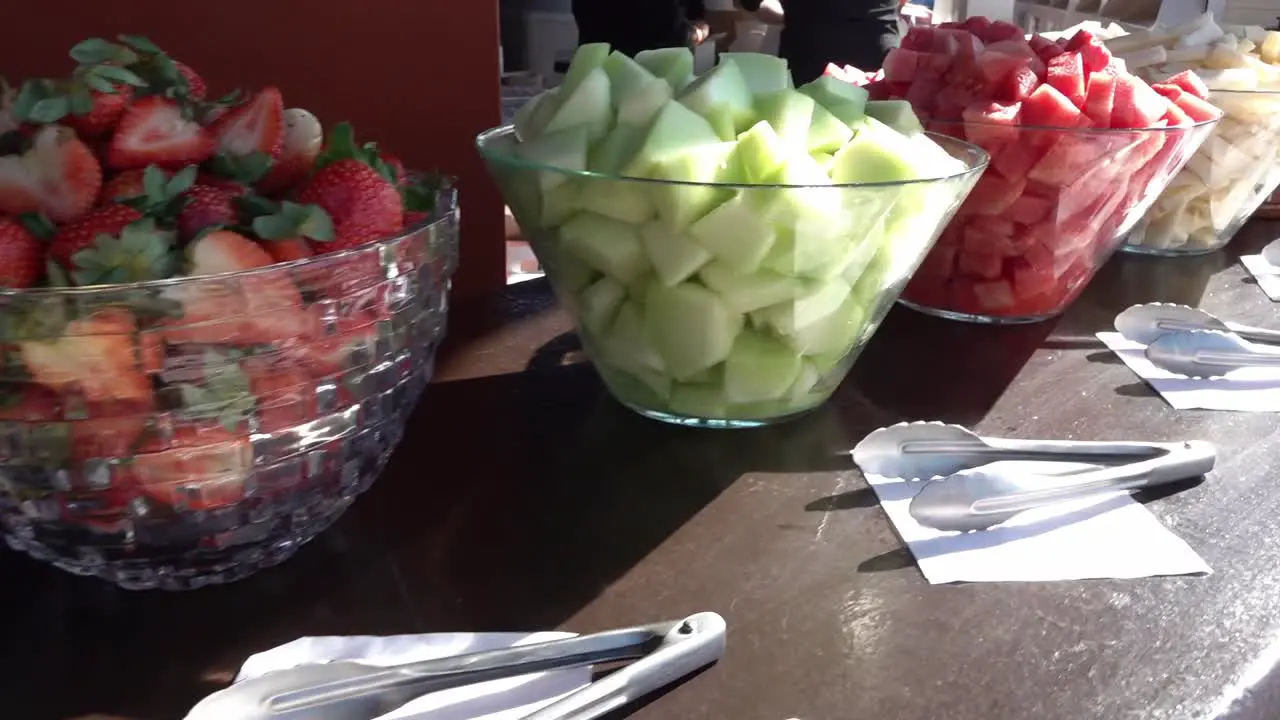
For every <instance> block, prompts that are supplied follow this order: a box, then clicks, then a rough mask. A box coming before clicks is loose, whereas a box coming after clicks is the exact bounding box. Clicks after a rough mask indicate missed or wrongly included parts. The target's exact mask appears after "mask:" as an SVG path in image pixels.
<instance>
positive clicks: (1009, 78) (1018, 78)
mask: <svg viewBox="0 0 1280 720" xmlns="http://www.w3.org/2000/svg"><path fill="white" fill-rule="evenodd" d="M1004 25H1005V24H1003V23H998V22H997V23H990V22H987V21H985V20H983V19H982V18H972V19H970V20H966V21H965V23H958V24H947V25H944V26H940V27H938V28H912V29H911V30H910V31H909V32H908V34H907V36H906V37H905V38H904V39H903V42H902V46H901V47H900V48H896V49H894V50H892V51H891V52H890V53H889V55H888V56H887V57H886V59H885V65H884V68H883V70H884V72H883V77H882V78H876V79H874V80H873V81H872V82H870V83H869V84H868V85H867V87H868V89H869V90H870V91H871V94H872V96H873V97H885V96H887V97H903V98H905V99H907V100H908V101H910V102H911V104H912V106H913V107H914V108H915V110H916V112H917V114H919V115H920V116H921V117H924V118H926V126H927V127H928V128H929V129H930V130H935V131H938V132H944V133H947V134H949V135H954V136H956V137H962V138H964V139H966V140H968V141H969V142H972V143H975V144H977V145H979V146H981V147H982V148H983V149H985V150H986V151H987V152H988V153H989V154H990V155H991V164H990V167H989V168H988V170H987V171H986V172H985V173H984V174H983V176H982V178H981V180H980V181H979V182H978V184H977V186H976V187H975V188H974V190H973V192H972V193H971V194H970V195H969V196H968V198H967V200H966V201H965V203H964V204H963V205H962V206H961V207H960V209H959V210H958V211H957V212H956V216H955V218H954V219H953V220H952V221H951V223H950V224H949V225H948V227H947V228H946V230H945V231H944V232H943V233H942V236H941V238H940V239H939V240H938V242H937V245H936V246H935V247H934V248H933V250H932V251H931V252H930V254H929V257H928V258H927V259H926V260H925V262H924V263H923V264H922V265H921V267H920V270H919V271H918V272H917V273H916V275H915V276H914V278H913V279H912V281H911V283H910V284H909V285H908V286H907V288H906V289H905V290H904V291H903V293H902V302H903V303H904V304H907V305H908V306H910V307H912V308H915V309H917V310H920V311H922V312H926V313H929V314H933V315H938V316H942V317H946V318H949V319H954V320H962V321H969V322H986V323H1020V322H1037V321H1042V320H1045V319H1048V318H1051V317H1054V316H1056V315H1058V314H1060V313H1061V312H1063V311H1064V310H1065V309H1066V308H1067V307H1068V305H1070V303H1071V302H1072V301H1073V300H1075V298H1076V297H1077V296H1079V294H1080V293H1081V292H1082V291H1083V290H1084V288H1085V287H1086V286H1087V285H1088V283H1089V281H1090V280H1091V279H1092V278H1093V276H1094V274H1095V273H1096V272H1097V270H1098V268H1100V267H1101V266H1102V264H1103V263H1104V262H1106V260H1107V259H1108V258H1109V257H1110V256H1111V254H1112V253H1113V252H1114V251H1115V250H1116V248H1117V247H1118V246H1119V245H1120V244H1121V242H1122V240H1123V238H1124V237H1125V235H1126V234H1127V233H1128V232H1129V231H1130V230H1131V229H1132V228H1133V227H1134V225H1135V224H1136V223H1138V222H1139V220H1141V218H1142V217H1143V215H1144V214H1145V213H1146V212H1147V210H1148V209H1149V208H1150V207H1151V205H1152V203H1153V202H1154V201H1155V199H1156V198H1157V197H1159V195H1160V193H1161V192H1162V191H1163V190H1164V189H1165V187H1167V186H1168V184H1169V182H1170V180H1172V179H1173V177H1174V175H1176V174H1177V173H1178V171H1179V170H1180V169H1181V168H1182V167H1183V165H1185V164H1186V162H1187V160H1188V159H1189V158H1190V157H1191V156H1192V155H1194V154H1195V152H1196V150H1197V148H1199V147H1200V145H1201V144H1202V143H1203V142H1204V140H1205V138H1206V137H1208V136H1209V134H1210V133H1211V132H1212V130H1213V127H1214V125H1215V124H1216V123H1217V121H1218V119H1219V118H1220V116H1221V113H1220V112H1219V111H1218V110H1217V109H1215V108H1214V107H1213V106H1211V105H1209V104H1208V103H1206V102H1204V101H1203V100H1200V99H1199V98H1197V97H1195V96H1193V95H1191V94H1189V93H1184V94H1182V95H1180V96H1179V97H1177V98H1176V99H1170V98H1168V97H1165V96H1164V95H1162V94H1160V93H1159V92H1158V91H1156V90H1154V89H1152V87H1151V86H1150V85H1148V84H1147V83H1146V82H1145V81H1143V80H1142V79H1140V78H1138V77H1136V76H1134V75H1132V74H1131V73H1129V72H1128V71H1127V70H1126V69H1125V67H1124V64H1123V63H1122V62H1119V61H1117V60H1115V59H1114V58H1112V56H1111V54H1110V53H1109V52H1108V50H1107V49H1106V47H1105V46H1104V45H1103V44H1102V42H1101V41H1100V40H1098V38H1096V37H1094V36H1093V35H1092V34H1090V33H1089V32H1088V31H1084V30H1082V31H1079V32H1078V33H1076V34H1075V35H1073V36H1072V37H1070V38H1069V39H1063V40H1061V41H1054V40H1050V39H1048V38H1044V37H1040V36H1031V37H1030V38H1024V37H1023V35H1022V31H1021V30H1018V29H1017V28H1016V27H1012V26H1009V28H1006V27H1004ZM1010 28H1012V29H1010Z"/></svg>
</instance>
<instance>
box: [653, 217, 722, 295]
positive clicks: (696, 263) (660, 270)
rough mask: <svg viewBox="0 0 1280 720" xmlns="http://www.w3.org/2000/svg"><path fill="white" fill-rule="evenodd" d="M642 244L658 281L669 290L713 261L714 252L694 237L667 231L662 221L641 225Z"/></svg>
mask: <svg viewBox="0 0 1280 720" xmlns="http://www.w3.org/2000/svg"><path fill="white" fill-rule="evenodd" d="M640 241H641V242H642V243H643V244H644V250H645V253H646V254H647V255H648V257H649V263H650V264H652V265H653V269H654V272H655V274H656V275H657V276H658V279H659V280H661V281H662V282H663V283H664V284H665V285H667V286H669V287H670V286H673V285H679V284H680V283H682V282H684V281H685V280H688V279H689V278H690V277H692V276H693V274H694V273H696V272H698V269H699V268H701V267H702V266H703V265H706V264H707V263H708V262H710V260H711V253H709V252H707V250H706V249H705V248H703V247H702V246H701V245H699V244H698V243H696V242H694V241H693V238H691V237H689V236H688V235H687V234H685V233H679V232H675V231H672V230H670V229H668V228H667V226H666V224H665V223H662V222H658V221H654V222H649V223H646V224H645V225H643V226H641V228H640Z"/></svg>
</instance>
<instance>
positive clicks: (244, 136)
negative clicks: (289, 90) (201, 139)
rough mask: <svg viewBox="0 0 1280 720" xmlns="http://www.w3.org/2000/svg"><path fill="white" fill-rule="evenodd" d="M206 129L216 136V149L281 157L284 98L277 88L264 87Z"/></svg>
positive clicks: (235, 153) (224, 151)
mask: <svg viewBox="0 0 1280 720" xmlns="http://www.w3.org/2000/svg"><path fill="white" fill-rule="evenodd" d="M209 129H210V130H211V131H212V132H213V134H214V136H215V137H216V138H217V143H218V148H217V151H218V152H222V153H229V154H231V155H237V156H243V155H250V154H253V153H262V154H264V155H266V156H267V157H269V158H272V159H274V158H277V157H280V151H281V148H282V147H283V145H284V136H285V123H284V98H283V97H282V96H281V95H280V90H279V89H277V88H273V87H266V88H263V89H261V90H259V91H258V92H256V93H254V94H253V96H252V97H250V98H249V99H248V100H246V101H245V102H244V103H243V104H241V105H237V106H236V107H233V108H231V109H230V110H228V111H227V112H226V113H224V114H223V115H222V116H221V117H219V118H218V119H217V120H215V121H214V122H213V124H212V125H211V126H210V128H209Z"/></svg>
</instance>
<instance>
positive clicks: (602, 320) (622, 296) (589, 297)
mask: <svg viewBox="0 0 1280 720" xmlns="http://www.w3.org/2000/svg"><path fill="white" fill-rule="evenodd" d="M626 299H627V288H626V287H624V286H623V285H622V283H619V282H618V281H617V280H614V279H613V278H610V277H603V278H600V279H599V280H597V281H595V282H594V283H592V284H591V286H590V287H588V288H587V289H586V290H583V291H582V293H581V294H580V295H579V296H578V317H579V318H581V323H582V327H583V329H585V330H586V332H587V333H589V334H590V335H591V336H592V337H595V338H602V337H604V336H605V335H606V334H607V333H608V331H609V329H610V328H612V327H613V323H614V321H615V320H616V319H617V317H618V310H619V309H620V308H621V307H622V303H623V302H624V301H625V300H626Z"/></svg>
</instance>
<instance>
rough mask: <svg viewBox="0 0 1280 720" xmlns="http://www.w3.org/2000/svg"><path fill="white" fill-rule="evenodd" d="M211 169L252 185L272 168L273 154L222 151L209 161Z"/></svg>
mask: <svg viewBox="0 0 1280 720" xmlns="http://www.w3.org/2000/svg"><path fill="white" fill-rule="evenodd" d="M209 170H210V172H212V173H213V174H214V175H217V176H218V177H222V178H226V179H228V180H234V181H236V182H238V183H242V184H244V185H252V184H254V183H256V182H258V181H259V180H261V179H262V178H263V177H265V176H266V174H267V172H268V171H269V170H271V156H270V155H268V154H266V153H263V152H252V153H249V154H247V155H236V154H233V153H227V152H222V153H218V154H217V155H214V156H213V159H212V160H210V161H209Z"/></svg>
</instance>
